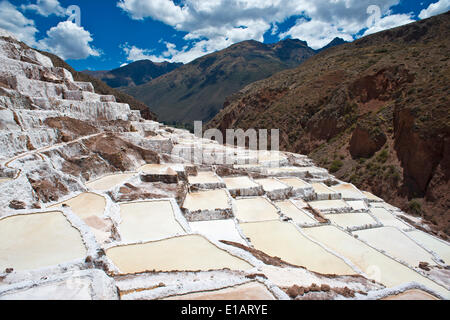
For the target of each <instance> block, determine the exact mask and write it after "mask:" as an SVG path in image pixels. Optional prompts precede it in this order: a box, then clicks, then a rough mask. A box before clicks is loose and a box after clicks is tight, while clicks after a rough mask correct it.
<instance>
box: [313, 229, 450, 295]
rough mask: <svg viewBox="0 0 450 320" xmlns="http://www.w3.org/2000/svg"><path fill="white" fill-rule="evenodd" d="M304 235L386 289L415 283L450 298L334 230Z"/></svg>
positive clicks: (402, 266)
mask: <svg viewBox="0 0 450 320" xmlns="http://www.w3.org/2000/svg"><path fill="white" fill-rule="evenodd" d="M304 232H305V233H306V234H307V235H308V236H310V237H312V238H313V239H315V240H317V241H319V242H321V243H323V244H324V245H326V246H327V247H329V248H330V249H332V250H333V251H335V252H337V253H338V254H340V255H342V256H344V257H346V258H347V259H349V260H350V261H351V262H352V263H354V264H355V265H356V266H358V267H359V268H360V269H361V270H362V271H363V272H365V273H366V274H367V275H368V276H369V278H370V279H374V280H376V281H378V282H380V283H382V284H384V285H385V286H387V287H395V286H399V285H401V284H405V283H409V282H418V283H420V284H423V285H424V286H426V287H428V288H430V289H432V290H434V291H436V292H438V293H439V294H441V295H442V296H444V297H446V298H447V299H448V298H450V292H449V291H448V290H446V289H445V288H443V287H441V286H440V285H438V284H436V283H435V282H433V281H431V280H429V279H427V278H425V277H423V276H422V275H420V274H419V273H417V272H415V271H413V270H412V269H410V268H408V267H406V266H404V265H402V264H401V263H399V262H397V261H395V260H393V259H391V258H389V257H387V256H386V255H384V254H382V253H380V252H379V251H377V250H375V249H373V248H371V247H369V246H368V245H367V244H365V243H363V242H362V241H359V240H357V239H355V238H354V237H352V236H351V235H349V234H347V233H346V232H343V231H341V230H339V229H337V228H336V227H333V226H323V227H314V228H307V229H304Z"/></svg>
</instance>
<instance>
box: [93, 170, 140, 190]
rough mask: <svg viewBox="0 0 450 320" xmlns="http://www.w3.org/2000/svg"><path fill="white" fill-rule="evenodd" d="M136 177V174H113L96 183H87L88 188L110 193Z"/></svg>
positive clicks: (95, 181)
mask: <svg viewBox="0 0 450 320" xmlns="http://www.w3.org/2000/svg"><path fill="white" fill-rule="evenodd" d="M134 175H135V173H118V174H112V175H109V176H106V177H103V178H100V179H97V180H94V181H90V182H87V183H86V187H88V188H89V189H91V190H95V191H99V192H101V191H108V190H110V189H112V188H114V187H116V186H119V185H121V184H123V183H124V182H125V181H127V180H128V179H130V178H131V177H133V176H134Z"/></svg>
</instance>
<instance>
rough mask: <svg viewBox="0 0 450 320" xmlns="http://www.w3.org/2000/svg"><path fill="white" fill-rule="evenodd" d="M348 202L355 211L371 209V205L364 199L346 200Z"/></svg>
mask: <svg viewBox="0 0 450 320" xmlns="http://www.w3.org/2000/svg"><path fill="white" fill-rule="evenodd" d="M346 202H347V204H348V205H349V206H350V207H352V209H353V210H355V211H367V210H369V207H368V206H367V205H366V203H365V202H364V201H363V200H358V201H346Z"/></svg>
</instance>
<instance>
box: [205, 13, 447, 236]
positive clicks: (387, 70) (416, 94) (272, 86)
mask: <svg viewBox="0 0 450 320" xmlns="http://www.w3.org/2000/svg"><path fill="white" fill-rule="evenodd" d="M449 25H450V12H447V13H445V14H442V15H439V16H435V17H432V18H429V19H426V20H421V21H418V22H415V23H412V24H409V25H405V26H402V27H398V28H395V29H391V30H387V31H383V32H380V33H377V34H373V35H370V36H367V37H364V38H361V39H359V40H357V41H354V42H353V43H348V44H343V45H340V46H338V47H334V48H331V49H328V50H325V51H322V52H320V53H319V54H317V55H315V56H314V57H312V58H310V59H309V60H307V61H306V62H304V63H303V64H301V65H300V66H299V67H297V68H294V69H291V70H287V71H283V72H280V73H277V74H276V75H274V76H272V77H270V78H267V79H264V80H262V81H259V82H255V83H252V84H250V85H249V86H247V87H245V88H244V89H242V90H241V91H239V92H238V93H236V94H234V95H232V96H230V97H229V98H228V99H227V102H226V104H225V108H224V110H222V111H221V112H220V113H219V114H218V115H217V116H216V117H215V118H214V119H213V120H212V121H211V122H210V124H209V125H208V128H219V129H221V130H222V131H223V130H225V129H228V128H242V129H244V130H245V129H249V128H256V129H258V128H264V129H271V128H276V129H280V131H281V148H282V149H284V150H288V151H291V152H297V153H302V154H307V155H309V156H310V157H311V158H312V159H314V160H315V161H316V163H318V164H319V165H320V166H323V167H326V168H328V169H329V170H330V171H331V172H332V173H334V174H335V175H336V176H337V177H338V178H339V179H342V180H345V181H348V182H351V183H353V184H355V185H356V186H357V187H359V188H362V189H367V190H370V191H371V192H373V193H375V194H376V195H377V196H380V197H383V198H384V199H386V200H388V201H389V203H392V204H394V205H396V206H398V207H400V208H402V209H403V210H405V211H408V212H410V213H413V214H416V215H418V216H421V217H422V218H424V219H426V220H427V221H428V222H429V224H430V226H431V227H433V228H434V229H435V230H436V232H441V233H443V234H446V235H450V220H449V218H448V209H449V208H450V196H449V192H448V190H450V185H449V177H450V103H449V98H448V97H449V96H450V87H449V83H450V67H449V62H450V60H449V59H450V28H449Z"/></svg>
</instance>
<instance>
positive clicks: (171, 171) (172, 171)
mask: <svg viewBox="0 0 450 320" xmlns="http://www.w3.org/2000/svg"><path fill="white" fill-rule="evenodd" d="M138 171H139V172H142V173H145V174H155V175H176V174H177V172H184V166H183V165H182V164H178V163H170V164H146V165H144V166H142V167H140V168H139V169H138Z"/></svg>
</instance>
